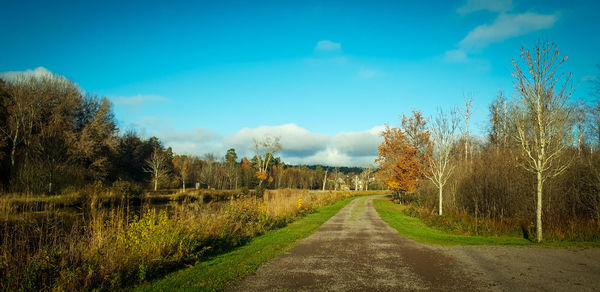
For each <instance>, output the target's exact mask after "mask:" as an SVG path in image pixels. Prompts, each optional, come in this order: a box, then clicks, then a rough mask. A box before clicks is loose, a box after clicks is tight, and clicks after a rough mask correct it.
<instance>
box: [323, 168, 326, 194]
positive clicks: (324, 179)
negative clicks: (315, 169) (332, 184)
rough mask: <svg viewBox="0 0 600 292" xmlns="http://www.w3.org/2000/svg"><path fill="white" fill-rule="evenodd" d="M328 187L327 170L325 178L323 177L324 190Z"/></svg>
mask: <svg viewBox="0 0 600 292" xmlns="http://www.w3.org/2000/svg"><path fill="white" fill-rule="evenodd" d="M326 185H327V170H325V177H323V190H325V186H326Z"/></svg>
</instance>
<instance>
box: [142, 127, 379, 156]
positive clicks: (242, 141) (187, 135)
mask: <svg viewBox="0 0 600 292" xmlns="http://www.w3.org/2000/svg"><path fill="white" fill-rule="evenodd" d="M383 129H384V127H383V126H376V127H373V128H371V129H368V130H365V131H357V132H340V133H338V134H336V135H325V134H319V133H313V132H311V131H309V130H307V129H305V128H302V127H299V126H297V125H295V124H283V125H278V126H261V127H258V128H243V129H241V130H239V131H237V132H236V133H234V134H233V135H229V136H221V135H219V134H217V133H215V132H213V131H211V130H209V129H204V128H194V129H192V130H190V131H175V130H173V129H172V128H164V129H160V130H159V131H158V132H154V133H149V134H151V135H154V136H157V137H159V138H160V139H161V140H162V141H163V142H164V144H165V145H166V146H170V147H172V148H173V150H174V151H175V152H177V153H182V154H192V155H198V156H202V155H204V154H206V153H213V154H215V155H216V156H217V157H221V156H223V155H225V152H226V151H227V149H229V148H235V150H236V152H237V153H238V156H239V157H240V158H241V157H244V156H246V157H248V158H250V157H252V156H254V155H255V150H254V139H258V140H260V139H262V138H263V137H265V136H266V135H269V136H273V137H279V138H280V143H281V146H282V150H281V152H279V153H278V155H277V156H281V158H282V160H283V161H284V162H285V163H287V164H322V165H330V166H365V165H368V164H373V161H374V160H375V157H376V156H377V146H378V145H379V144H380V143H381V141H382V138H381V135H380V133H381V132H382V131H383Z"/></svg>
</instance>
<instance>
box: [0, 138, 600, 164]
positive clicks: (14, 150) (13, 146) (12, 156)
mask: <svg viewBox="0 0 600 292" xmlns="http://www.w3.org/2000/svg"><path fill="white" fill-rule="evenodd" d="M599 145H600V144H599ZM15 152H17V143H16V142H15V140H13V143H12V149H11V150H10V168H11V169H12V168H14V167H15Z"/></svg>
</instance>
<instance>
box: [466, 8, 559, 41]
mask: <svg viewBox="0 0 600 292" xmlns="http://www.w3.org/2000/svg"><path fill="white" fill-rule="evenodd" d="M558 18H559V14H558V13H555V14H548V15H547V14H538V13H533V12H528V13H523V14H506V13H501V14H500V15H498V17H497V18H496V19H495V20H494V23H492V24H489V25H488V24H483V25H480V26H478V27H476V28H475V29H473V30H472V31H470V32H469V33H468V34H467V36H466V37H465V38H464V39H463V40H462V41H460V43H459V46H460V47H461V48H483V47H487V46H488V45H490V44H492V43H497V42H501V41H504V40H506V39H509V38H513V37H517V36H521V35H525V34H528V33H532V32H535V31H539V30H543V29H548V28H551V27H552V26H553V25H554V23H556V21H557V20H558Z"/></svg>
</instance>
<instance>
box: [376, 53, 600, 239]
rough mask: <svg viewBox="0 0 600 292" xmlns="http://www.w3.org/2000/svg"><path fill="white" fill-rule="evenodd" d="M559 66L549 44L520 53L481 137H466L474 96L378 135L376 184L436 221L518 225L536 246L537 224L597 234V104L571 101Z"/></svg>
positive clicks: (599, 85) (598, 88) (599, 87)
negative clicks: (475, 219)
mask: <svg viewBox="0 0 600 292" xmlns="http://www.w3.org/2000/svg"><path fill="white" fill-rule="evenodd" d="M565 61H567V57H566V56H561V55H560V53H559V51H558V49H557V47H556V45H554V44H551V43H549V42H545V43H542V42H540V43H537V44H536V45H535V46H534V47H533V48H532V49H531V50H530V49H527V48H525V47H523V48H522V50H521V56H520V58H519V59H516V60H515V59H513V60H512V65H513V72H512V77H513V81H514V82H513V83H514V86H515V94H514V96H513V97H512V98H507V97H506V96H505V95H504V93H503V91H502V90H500V91H499V92H498V95H497V97H496V99H495V101H494V102H493V103H492V104H491V105H490V106H489V119H490V120H489V128H488V130H487V132H488V133H487V136H486V137H480V138H477V137H473V136H472V135H471V134H470V133H469V119H470V117H471V114H472V111H473V107H472V96H470V95H465V97H464V101H465V102H464V105H463V106H462V107H460V108H458V107H455V108H454V109H451V110H450V111H444V110H442V109H439V110H438V113H437V114H436V115H435V116H434V117H432V118H425V117H423V115H422V113H421V112H419V111H416V110H415V111H413V113H412V115H411V116H402V119H401V121H402V122H401V125H400V126H399V127H390V126H387V127H386V128H385V130H384V132H383V133H382V135H383V138H384V141H383V143H382V144H381V145H380V146H379V148H378V150H379V156H378V158H377V160H376V162H377V163H378V166H379V167H380V169H381V171H379V172H378V176H379V178H380V179H382V180H383V181H384V182H385V185H386V186H387V187H388V188H389V189H391V190H393V191H395V192H396V193H397V194H398V197H399V201H403V200H416V201H417V202H418V203H419V204H421V205H423V206H426V207H428V208H431V209H433V210H437V213H438V214H439V215H443V214H444V212H443V211H444V210H448V209H449V210H450V211H452V212H454V213H456V212H466V213H468V214H471V215H473V216H485V217H487V218H495V219H502V218H522V219H523V220H524V221H526V222H531V223H527V224H525V225H526V226H525V227H524V228H529V227H532V228H531V229H534V230H535V234H536V236H535V239H536V240H537V241H541V240H542V239H543V236H542V229H543V228H542V226H548V225H553V224H554V225H556V226H563V227H565V228H568V225H569V224H580V225H585V224H591V225H592V226H596V227H597V226H600V172H599V170H600V151H598V149H599V148H600V126H599V125H600V123H599V121H600V102H597V103H595V104H590V103H586V102H583V101H582V100H581V99H575V98H574V97H573V96H572V92H573V86H572V80H571V78H572V74H565V73H563V72H561V71H560V67H561V65H562V64H563V63H564V62H565ZM599 69H600V67H599ZM595 82H596V83H595V93H596V94H598V96H597V97H600V79H598V78H597V79H596V81H595ZM461 130H462V133H461ZM542 218H544V220H542ZM534 222H535V223H534ZM581 222H584V223H581ZM529 224H531V225H529ZM533 226H534V228H533ZM558 229H560V228H558Z"/></svg>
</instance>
